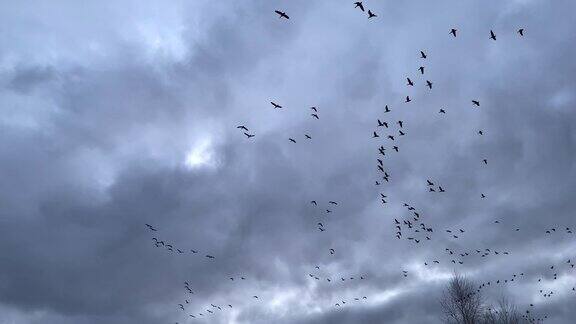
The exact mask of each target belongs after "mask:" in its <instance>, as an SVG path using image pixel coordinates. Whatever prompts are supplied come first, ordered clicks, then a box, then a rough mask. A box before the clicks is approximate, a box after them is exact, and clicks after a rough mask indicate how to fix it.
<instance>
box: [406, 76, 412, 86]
mask: <svg viewBox="0 0 576 324" xmlns="http://www.w3.org/2000/svg"><path fill="white" fill-rule="evenodd" d="M406 80H407V81H408V84H407V85H409V86H412V87H413V86H414V82H412V80H410V78H406Z"/></svg>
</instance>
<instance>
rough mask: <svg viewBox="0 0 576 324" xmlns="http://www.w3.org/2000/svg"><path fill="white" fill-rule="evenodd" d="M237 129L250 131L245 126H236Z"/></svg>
mask: <svg viewBox="0 0 576 324" xmlns="http://www.w3.org/2000/svg"><path fill="white" fill-rule="evenodd" d="M236 128H239V129H243V130H245V131H248V128H246V126H244V125H240V126H236Z"/></svg>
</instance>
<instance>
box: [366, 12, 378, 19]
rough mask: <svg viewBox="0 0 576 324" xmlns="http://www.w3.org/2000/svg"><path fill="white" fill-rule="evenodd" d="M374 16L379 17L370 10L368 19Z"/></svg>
mask: <svg viewBox="0 0 576 324" xmlns="http://www.w3.org/2000/svg"><path fill="white" fill-rule="evenodd" d="M373 17H378V16H377V15H376V14H375V13H373V12H372V11H370V10H368V19H370V18H373Z"/></svg>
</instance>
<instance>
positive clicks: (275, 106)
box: [270, 101, 282, 109]
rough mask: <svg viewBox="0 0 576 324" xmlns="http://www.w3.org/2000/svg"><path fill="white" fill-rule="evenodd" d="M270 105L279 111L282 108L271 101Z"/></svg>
mask: <svg viewBox="0 0 576 324" xmlns="http://www.w3.org/2000/svg"><path fill="white" fill-rule="evenodd" d="M270 103H271V104H272V106H274V109H280V108H282V106H280V105H279V104H277V103H275V102H273V101H270Z"/></svg>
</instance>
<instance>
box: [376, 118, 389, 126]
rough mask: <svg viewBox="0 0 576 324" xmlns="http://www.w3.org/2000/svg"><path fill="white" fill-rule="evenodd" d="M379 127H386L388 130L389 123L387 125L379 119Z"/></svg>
mask: <svg viewBox="0 0 576 324" xmlns="http://www.w3.org/2000/svg"><path fill="white" fill-rule="evenodd" d="M378 126H379V127H381V126H384V127H386V128H388V123H387V122H383V121H380V119H378Z"/></svg>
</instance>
